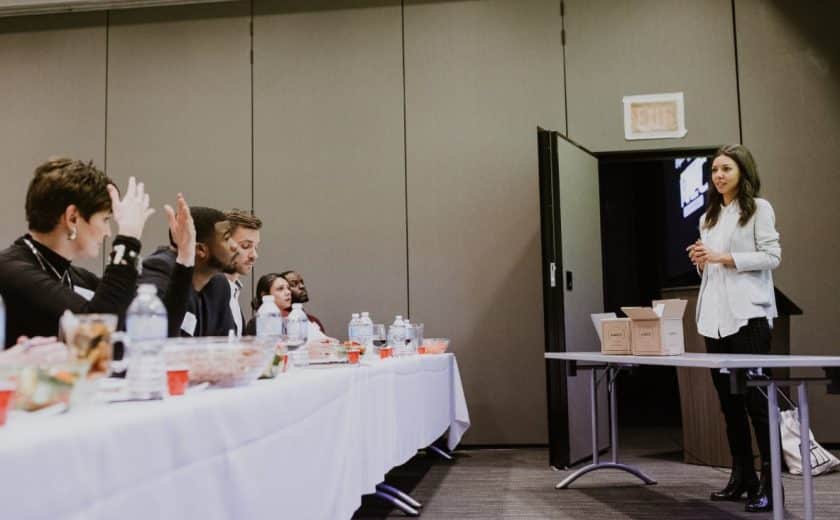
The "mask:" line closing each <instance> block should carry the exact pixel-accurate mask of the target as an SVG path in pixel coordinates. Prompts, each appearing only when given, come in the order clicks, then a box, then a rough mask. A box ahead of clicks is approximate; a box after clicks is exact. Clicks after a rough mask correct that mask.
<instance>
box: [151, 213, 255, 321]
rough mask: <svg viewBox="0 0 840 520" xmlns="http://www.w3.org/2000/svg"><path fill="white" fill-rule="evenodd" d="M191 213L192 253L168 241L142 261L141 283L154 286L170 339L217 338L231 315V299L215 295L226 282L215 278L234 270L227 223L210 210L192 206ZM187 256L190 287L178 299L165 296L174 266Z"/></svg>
mask: <svg viewBox="0 0 840 520" xmlns="http://www.w3.org/2000/svg"><path fill="white" fill-rule="evenodd" d="M191 214H192V220H193V222H194V224H195V251H192V252H191V251H182V250H181V248H180V247H179V244H176V243H175V242H174V241H173V240H172V239H171V238H170V244H169V245H168V246H162V247H160V248H158V249H157V250H156V251H155V252H154V253H152V254H151V255H150V256H149V257H148V258H146V260H144V261H143V274H142V275H140V283H151V284H154V285H155V287H157V289H158V295H160V296H161V298H162V299H163V300H164V303H165V304H166V306H167V309H166V311H167V314H168V318H169V335H170V336H178V335H179V334H180V335H182V336H210V335H218V334H222V330H223V329H224V327H225V326H226V325H225V323H223V320H224V319H225V317H227V318H228V319H229V316H230V310H229V307H228V304H229V298H230V297H229V296H228V297H227V299H224V300H221V301H220V300H219V298H218V297H217V296H216V294H218V292H219V291H220V289H223V287H217V285H219V284H220V283H223V284H224V285H225V286H227V281H226V279H224V277H222V280H221V281H220V282H217V281H215V280H214V276H215V275H217V274H219V273H222V272H230V271H231V270H233V266H234V261H235V259H236V257H237V255H238V254H239V248H238V246H237V245H236V243H235V242H234V241H233V240H232V239H231V234H230V224H229V222H228V220H227V218H226V217H225V214H224V213H222V212H221V211H219V210H217V209H213V208H206V207H193V208H192V209H191ZM190 253H192V255H193V259H194V264H195V268H194V271H193V276H192V285H191V286H188V287H185V288H183V289H182V290H181V293H180V296H181V298H173V297H171V295H169V294H167V293H169V292H170V280H171V279H172V275H173V273H174V272H175V269H176V264H179V265H184V264H183V263H182V262H188V260H187V257H189V256H190ZM228 290H229V289H228ZM205 291H206V293H205ZM223 311H226V312H223Z"/></svg>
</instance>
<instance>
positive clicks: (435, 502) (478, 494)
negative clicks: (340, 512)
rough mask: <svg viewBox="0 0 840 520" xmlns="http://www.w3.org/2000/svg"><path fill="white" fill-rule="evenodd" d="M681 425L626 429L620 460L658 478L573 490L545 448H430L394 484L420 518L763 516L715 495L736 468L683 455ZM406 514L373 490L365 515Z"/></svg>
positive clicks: (822, 486) (795, 506) (394, 476)
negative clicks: (439, 452)
mask: <svg viewBox="0 0 840 520" xmlns="http://www.w3.org/2000/svg"><path fill="white" fill-rule="evenodd" d="M678 439H679V431H677V432H672V431H662V430H650V431H642V432H639V431H635V432H629V434H628V433H623V439H622V453H620V455H621V460H622V462H626V463H629V464H634V465H637V466H639V467H640V468H641V469H642V470H643V471H645V472H646V473H647V474H648V475H650V476H651V477H652V478H654V479H656V480H657V481H658V484H656V485H652V486H645V485H643V484H642V483H641V482H640V481H638V480H637V479H636V478H635V477H633V476H631V475H630V474H627V473H624V472H618V471H615V470H602V471H597V472H594V473H589V474H588V475H586V476H584V477H582V478H581V479H580V480H578V481H577V482H575V483H574V484H572V487H571V489H567V490H555V489H554V485H555V484H556V483H557V482H559V481H560V480H562V478H563V477H564V476H565V475H567V474H568V472H565V471H562V472H558V471H553V470H552V469H551V468H550V467H549V466H548V453H547V449H545V448H522V449H465V450H461V451H458V452H456V459H455V461H453V462H447V461H445V460H443V459H441V458H439V457H437V456H435V455H432V454H425V453H424V452H421V453H420V454H418V455H417V456H416V457H414V458H413V459H412V460H411V461H409V462H408V463H407V464H405V465H403V466H401V467H399V468H395V469H394V470H393V471H391V473H389V474H388V478H387V482H388V483H389V484H391V485H394V486H396V487H398V488H400V489H402V490H403V491H406V492H409V493H410V494H411V495H412V496H413V497H414V498H416V499H417V500H419V501H420V502H422V503H423V504H424V507H423V509H422V513H421V515H420V517H421V518H424V519H427V520H429V519H453V520H454V519H462V518H480V519H496V518H512V519H529V520H530V519H534V520H536V519H563V520H572V519H574V520H602V519H604V520H606V519H609V520H618V519H632V520H670V519H685V520H717V519H720V520H724V519H727V520H728V519H742V518H749V519H753V520H764V519H769V518H771V517H772V515H771V514H769V513H767V514H763V513H762V514H749V513H745V512H744V511H743V508H744V505H743V503H730V502H711V501H709V500H708V496H709V493H711V492H712V491H714V490H716V489H719V488H721V487H723V486H724V485H725V484H726V480H727V479H728V475H729V472H728V470H724V469H721V468H712V467H705V466H693V465H687V464H683V463H682V462H681V460H682V455H681V453H680V451H679V446H678ZM801 482H802V481H801V479H800V478H799V477H794V476H791V475H789V474H785V475H784V487H785V495H786V506H787V514H786V518H791V519H799V518H804V513H803V504H802V487H801V486H802V484H801ZM814 484H815V502H816V504H815V513H816V518H818V519H824V520H837V519H840V472H838V473H833V474H831V475H826V476H822V477H817V478H815V479H814ZM400 517H402V518H405V515H404V514H403V513H402V512H401V511H399V510H395V509H393V508H392V507H390V505H388V504H386V503H385V502H383V501H382V500H380V499H377V498H375V497H371V496H368V497H364V499H363V503H362V507H361V508H360V509H359V510H358V511H357V512H356V515H355V516H354V518H357V519H377V518H400Z"/></svg>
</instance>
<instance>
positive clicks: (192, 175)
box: [108, 3, 251, 291]
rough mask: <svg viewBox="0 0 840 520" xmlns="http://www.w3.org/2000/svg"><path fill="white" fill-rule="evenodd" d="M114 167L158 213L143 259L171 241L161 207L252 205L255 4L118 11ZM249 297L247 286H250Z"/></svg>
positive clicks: (113, 45)
mask: <svg viewBox="0 0 840 520" xmlns="http://www.w3.org/2000/svg"><path fill="white" fill-rule="evenodd" d="M110 16H111V27H110V35H109V56H108V166H109V170H110V172H111V174H112V175H113V176H114V177H115V178H118V179H120V180H121V182H125V180H126V179H128V177H129V176H130V175H134V176H136V177H138V178H139V179H141V180H143V181H145V182H146V185H147V190H148V191H149V193H150V194H151V197H152V204H153V206H154V207H156V208H157V210H158V211H157V213H156V214H155V215H153V216H152V217H151V219H150V222H149V224H148V225H147V228H146V231H145V233H144V236H143V239H144V240H143V241H144V247H143V250H144V253H145V254H148V253H150V252H152V251H153V250H154V248H155V247H157V246H158V245H161V244H165V243H167V241H168V239H167V234H166V233H167V224H166V217H165V213H164V212H163V204H164V203H169V204H173V203H174V200H175V194H176V193H177V192H179V191H181V192H183V193H184V195H185V196H186V198H187V201H188V202H189V203H190V204H193V205H197V206H198V205H200V206H211V207H216V208H219V209H227V208H231V207H239V208H250V207H251V122H250V111H251V105H250V88H251V87H250V78H251V72H250V58H249V53H250V35H249V22H250V12H249V5H248V4H247V3H232V4H218V5H202V6H189V7H183V8H180V7H179V8H158V9H144V10H131V11H115V12H112V13H111V15H110ZM246 291H247V289H246Z"/></svg>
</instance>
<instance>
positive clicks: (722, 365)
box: [545, 352, 840, 520]
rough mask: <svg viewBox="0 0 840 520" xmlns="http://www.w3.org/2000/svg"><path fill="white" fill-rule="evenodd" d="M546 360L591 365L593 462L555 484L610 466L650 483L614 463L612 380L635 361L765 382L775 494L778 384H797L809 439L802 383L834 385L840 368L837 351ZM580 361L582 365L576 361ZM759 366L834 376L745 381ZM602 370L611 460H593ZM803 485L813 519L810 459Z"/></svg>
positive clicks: (735, 387) (778, 485)
mask: <svg viewBox="0 0 840 520" xmlns="http://www.w3.org/2000/svg"><path fill="white" fill-rule="evenodd" d="M545 358H546V359H548V360H558V361H565V362H567V363H569V364H570V371H569V372H570V374H571V375H575V373H576V370H578V369H587V370H591V371H592V372H591V379H590V380H591V387H592V396H593V398H592V399H591V406H592V436H593V440H592V446H593V450H592V458H593V461H592V464H590V465H588V466H585V467H583V468H581V469H579V470H578V471H576V472H574V473H573V474H571V475H569V477H567V478H566V479H565V480H563V481H562V482H560V483H559V484H557V488H558V489H563V488H566V487H568V485H569V484H571V483H572V482H574V481H575V480H576V479H578V478H580V477H581V476H583V475H585V474H586V473H589V472H590V471H594V470H597V469H603V468H611V469H621V470H624V471H628V472H630V473H632V474H634V475H636V476H638V477H639V478H640V479H641V480H642V481H644V482H645V483H646V484H655V483H656V481H654V480H653V479H652V478H650V477H648V476H647V475H645V474H644V473H643V472H642V471H641V470H639V469H638V468H634V467H631V466H628V465H624V464H621V463H619V462H618V429H617V425H616V415H617V414H616V399H615V384H616V378H617V376H618V374H619V371H620V370H621V369H622V368H625V367H631V366H635V365H652V366H672V367H689V368H710V369H716V370H720V369H726V370H728V371H729V372H730V374H731V375H730V378H731V380H732V391H743V390H744V388H745V386H764V387H766V388H767V400H768V404H769V409H770V414H769V416H770V421H769V422H770V446H771V459H772V460H771V476H772V481H773V496H774V497H777V496H779V495H780V494H781V489H782V476H781V443H780V439H779V406H778V401H777V395H776V390H777V387H778V386H780V385H787V384H790V383H794V384H796V386H797V395H798V400H799V421H800V438H802V439H808V438H809V433H808V431H809V428H810V425H809V423H810V419H809V415H808V392H807V389H806V384H807V383H808V382H809V381H819V382H824V383H831V384H832V385H833V386H835V387H836V386H837V385H838V381H837V380H838V379H840V377H838V376H840V374H838V371H837V368H838V367H840V356H773V355H751V354H682V355H679V356H616V355H609V354H601V353H600V352H549V353H546V354H545ZM578 363H584V364H586V365H578ZM758 368H823V369H826V371H831V374H832V376H833V378H834V379H833V380H830V379H828V378H825V379H813V378H792V379H789V380H784V381H782V380H775V379H773V378H769V379H753V380H749V381H748V380H747V378H746V372H747V371H748V370H751V369H758ZM598 369H603V370H605V371H606V373H607V383H608V389H609V406H610V419H611V421H610V422H611V425H610V442H611V449H612V461H611V462H607V463H601V462H600V461H599V459H598V443H597V437H596V436H597V432H598V428H597V415H598V414H597V401H596V400H595V399H594V396H595V395H596V392H595V390H596V386H597V384H598V378H597V374H596V371H597V370H598ZM801 453H802V460H803V461H806V460H807V461H809V460H810V447H809V443H804V444H803V445H802V446H801ZM802 481H803V483H802V485H803V498H804V501H805V518H806V520H812V519H813V518H814V511H813V483H812V481H811V466H810V464H803V465H802ZM773 506H774V507H773V519H774V520H782V519H783V518H784V506H783V504H782V503H781V501H778V500H776V501H774V502H773Z"/></svg>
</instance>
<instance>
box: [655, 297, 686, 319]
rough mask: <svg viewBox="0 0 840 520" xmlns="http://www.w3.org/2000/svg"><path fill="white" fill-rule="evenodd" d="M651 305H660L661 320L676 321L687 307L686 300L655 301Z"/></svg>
mask: <svg viewBox="0 0 840 520" xmlns="http://www.w3.org/2000/svg"><path fill="white" fill-rule="evenodd" d="M653 305H654V306H657V305H662V317H663V318H665V319H669V320H678V319H681V318H682V317H683V314H685V307H686V305H688V300H655V301H654V302H653Z"/></svg>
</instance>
